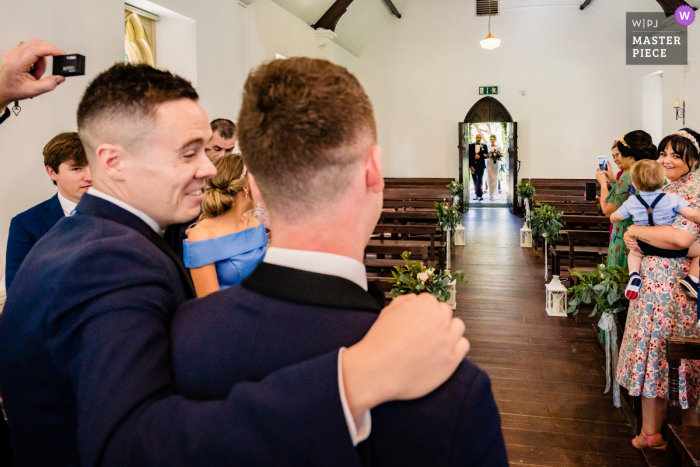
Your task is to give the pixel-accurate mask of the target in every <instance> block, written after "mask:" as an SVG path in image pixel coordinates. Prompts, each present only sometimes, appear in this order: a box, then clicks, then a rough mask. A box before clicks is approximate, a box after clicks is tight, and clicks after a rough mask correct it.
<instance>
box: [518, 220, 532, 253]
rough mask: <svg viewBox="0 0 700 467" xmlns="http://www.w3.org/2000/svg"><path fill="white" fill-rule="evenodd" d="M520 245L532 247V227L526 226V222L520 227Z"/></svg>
mask: <svg viewBox="0 0 700 467" xmlns="http://www.w3.org/2000/svg"><path fill="white" fill-rule="evenodd" d="M520 246H521V247H523V248H532V229H530V227H528V226H527V223H525V225H523V227H522V228H521V229H520Z"/></svg>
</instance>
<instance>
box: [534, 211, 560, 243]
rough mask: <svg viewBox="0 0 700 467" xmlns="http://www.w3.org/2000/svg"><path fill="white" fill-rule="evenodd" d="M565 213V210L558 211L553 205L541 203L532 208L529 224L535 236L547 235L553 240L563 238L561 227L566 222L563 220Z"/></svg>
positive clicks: (549, 239) (548, 238)
mask: <svg viewBox="0 0 700 467" xmlns="http://www.w3.org/2000/svg"><path fill="white" fill-rule="evenodd" d="M563 215H564V213H563V212H557V210H556V209H555V208H554V207H553V206H547V205H546V204H541V205H539V206H537V207H536V208H535V209H533V210H532V212H531V213H530V218H529V219H528V221H527V225H528V227H530V228H531V229H532V235H533V237H534V236H546V237H547V240H548V241H550V242H552V241H554V240H559V239H560V238H561V235H560V232H561V229H562V227H564V225H565V224H566V223H565V222H564V221H562V220H561V218H562V216H563Z"/></svg>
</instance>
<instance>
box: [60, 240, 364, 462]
mask: <svg viewBox="0 0 700 467" xmlns="http://www.w3.org/2000/svg"><path fill="white" fill-rule="evenodd" d="M120 253H121V254H122V255H123V254H124V252H120ZM134 254H135V255H138V251H136V252H135V253H134ZM112 259H113V258H112ZM122 259H123V256H122ZM135 259H137V258H130V259H129V261H128V262H129V263H130V264H138V265H139V266H137V267H135V268H134V270H132V271H130V275H137V276H138V280H134V279H128V278H127V279H125V278H124V275H123V274H122V275H121V276H120V275H119V274H118V272H114V273H112V274H113V275H112V277H110V271H114V270H118V269H120V268H115V267H114V264H113V263H114V261H110V259H109V258H108V255H105V258H104V259H103V261H102V263H103V264H101V265H99V266H97V267H96V268H95V271H94V273H95V276H96V277H100V281H99V282H98V283H96V284H95V285H94V287H99V286H100V285H101V284H109V291H108V292H107V293H101V294H95V295H93V297H95V298H93V299H91V300H90V301H89V302H88V303H85V304H84V306H82V307H80V308H78V309H76V308H73V309H71V310H68V311H66V312H56V313H55V314H54V315H53V316H51V317H50V322H49V325H48V328H49V329H52V330H53V331H52V332H51V333H50V335H49V336H48V345H49V346H50V349H51V355H52V360H53V361H54V363H55V365H56V367H57V368H58V369H59V371H60V372H61V373H62V374H65V375H66V378H67V381H66V384H69V385H70V386H71V387H73V388H74V392H75V396H76V410H77V416H78V433H77V436H78V446H79V449H80V456H81V464H83V465H85V466H98V465H99V466H124V465H139V466H168V467H176V466H187V465H256V466H257V465H282V466H284V465H338V466H357V465H359V460H358V457H357V454H356V451H355V449H354V447H353V445H352V441H351V439H350V435H349V432H348V429H347V425H346V423H345V418H344V415H343V410H342V405H341V402H340V394H339V390H338V373H337V371H338V369H337V358H338V355H337V351H334V352H330V353H328V354H325V355H322V356H320V357H317V358H315V359H313V360H310V361H307V362H304V363H300V364H297V365H294V366H290V367H287V368H284V369H282V370H279V371H277V372H274V373H272V374H271V375H269V376H268V377H267V378H265V379H263V380H262V381H258V382H245V383H241V384H236V385H235V386H234V387H233V388H232V390H231V392H230V394H229V396H228V397H227V398H226V399H225V400H216V401H195V400H187V399H185V398H184V397H182V396H179V395H177V394H175V393H174V389H173V387H174V382H173V376H172V370H171V365H170V334H169V333H170V319H171V317H172V312H173V311H174V309H175V307H176V306H177V304H176V303H174V301H175V300H174V298H173V293H172V287H173V280H177V278H174V279H173V278H172V277H171V278H170V279H169V281H166V280H165V279H164V274H163V271H162V270H159V269H158V263H157V262H155V261H146V258H143V257H141V258H138V259H140V260H141V262H140V264H139V263H138V262H137V263H134V260H135ZM149 263H150V265H155V266H149ZM160 266H162V264H160ZM130 280H131V282H133V283H129V281H130ZM105 287H107V286H105ZM105 290H107V289H105ZM321 440H322V441H321Z"/></svg>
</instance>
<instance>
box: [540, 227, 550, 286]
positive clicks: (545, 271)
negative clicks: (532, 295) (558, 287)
mask: <svg viewBox="0 0 700 467" xmlns="http://www.w3.org/2000/svg"><path fill="white" fill-rule="evenodd" d="M542 237H544V280H547V276H549V268H548V267H547V259H548V258H549V250H548V249H547V234H546V233H543V234H542Z"/></svg>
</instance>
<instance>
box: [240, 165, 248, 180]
mask: <svg viewBox="0 0 700 467" xmlns="http://www.w3.org/2000/svg"><path fill="white" fill-rule="evenodd" d="M247 173H248V167H246V166H245V165H244V166H243V173H242V174H241V178H243V177H245V174H247Z"/></svg>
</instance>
